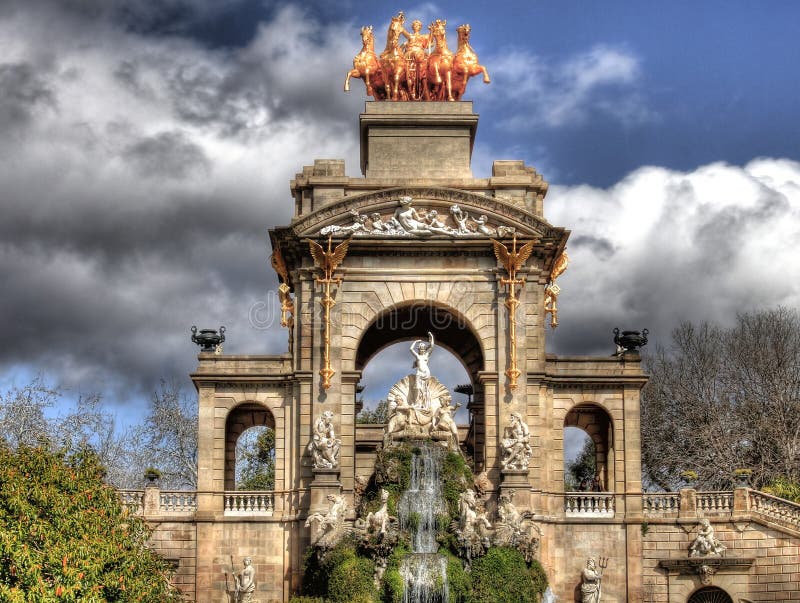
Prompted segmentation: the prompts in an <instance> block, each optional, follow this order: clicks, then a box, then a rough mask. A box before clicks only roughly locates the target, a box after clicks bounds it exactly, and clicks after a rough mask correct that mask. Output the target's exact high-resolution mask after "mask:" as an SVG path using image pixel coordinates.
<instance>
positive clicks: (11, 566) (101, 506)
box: [0, 446, 180, 603]
mask: <svg viewBox="0 0 800 603" xmlns="http://www.w3.org/2000/svg"><path fill="white" fill-rule="evenodd" d="M104 475H105V469H104V468H103V467H102V465H101V464H100V463H99V462H98V458H97V456H96V455H95V454H94V453H93V452H91V451H89V450H88V449H84V450H80V451H78V452H72V453H67V452H52V451H50V450H49V449H48V448H46V447H36V448H31V447H28V446H19V447H18V448H17V450H12V449H11V448H9V447H8V446H0V601H7V602H8V603H25V602H36V603H50V602H56V601H59V602H61V601H75V602H77V601H81V602H85V603H101V602H127V601H131V602H132V601H140V602H142V603H169V602H173V601H174V602H177V601H180V597H179V593H178V592H177V591H176V590H174V589H173V588H172V587H171V586H170V585H169V582H168V565H167V563H166V562H165V561H164V560H163V559H161V558H160V557H158V555H156V554H155V553H154V552H152V551H151V550H150V549H148V548H147V539H148V537H149V530H148V528H147V526H146V525H145V523H144V522H143V521H142V520H141V519H138V518H136V517H133V516H131V515H129V513H128V511H127V509H125V508H124V506H123V505H122V504H121V502H120V499H119V496H118V495H117V493H116V491H115V490H113V489H112V488H110V487H109V486H106V485H105V484H104V483H103V477H104Z"/></svg>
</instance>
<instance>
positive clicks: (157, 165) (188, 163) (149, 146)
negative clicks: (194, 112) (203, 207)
mask: <svg viewBox="0 0 800 603" xmlns="http://www.w3.org/2000/svg"><path fill="white" fill-rule="evenodd" d="M123 157H125V159H126V160H128V161H130V162H131V163H132V164H133V165H134V167H135V169H136V171H137V172H138V173H139V175H141V176H143V177H153V176H156V177H161V178H179V179H180V178H186V177H188V176H191V175H192V174H195V173H198V172H200V173H207V172H208V171H209V170H210V169H211V162H210V161H209V160H208V158H207V157H206V155H205V153H204V152H203V149H202V148H201V147H200V146H199V145H196V144H194V143H193V142H191V141H190V140H189V139H188V137H187V136H186V135H185V134H184V133H183V132H180V131H172V132H161V133H160V134H157V135H155V136H148V137H146V138H143V139H142V140H140V141H138V142H135V143H133V144H131V145H130V146H128V147H127V148H126V149H125V150H124V151H123Z"/></svg>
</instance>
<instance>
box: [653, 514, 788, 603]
mask: <svg viewBox="0 0 800 603" xmlns="http://www.w3.org/2000/svg"><path fill="white" fill-rule="evenodd" d="M711 524H712V526H713V527H714V530H715V533H716V536H717V538H718V539H719V540H720V541H721V542H722V543H723V544H724V545H725V546H726V547H727V550H726V551H725V554H724V557H725V558H728V559H731V558H745V559H747V558H752V559H753V564H752V567H750V568H749V570H746V571H736V572H726V571H725V570H720V571H718V572H717V573H715V574H714V575H713V576H711V579H710V582H709V584H708V586H716V587H718V588H721V589H723V590H724V591H725V592H727V593H728V594H729V595H730V596H731V598H733V600H734V601H737V602H738V601H740V600H747V601H754V602H755V601H800V557H799V556H798V554H799V553H800V538H798V537H797V536H792V535H790V534H786V533H785V532H782V531H778V530H776V529H774V528H770V527H767V526H764V525H761V524H760V523H756V522H752V521H751V522H733V521H712V522H711ZM696 527H697V523H696V522H695V521H692V522H690V523H677V522H676V523H672V524H655V525H653V524H648V526H647V530H646V531H647V533H646V534H645V535H644V536H643V538H642V541H643V568H642V569H643V576H642V583H643V594H644V597H643V600H644V603H684V602H685V601H687V600H688V598H689V596H690V595H691V594H692V592H694V591H695V590H697V589H699V588H701V587H703V586H706V585H704V584H703V582H702V580H701V577H700V576H699V575H696V574H694V575H691V574H687V575H682V574H677V573H674V572H671V573H668V572H667V571H665V570H664V569H662V568H660V567H659V565H658V562H659V561H660V560H661V559H664V558H684V559H685V558H687V557H688V549H689V546H690V544H691V543H692V541H693V540H694V537H695V535H696V533H697V532H696Z"/></svg>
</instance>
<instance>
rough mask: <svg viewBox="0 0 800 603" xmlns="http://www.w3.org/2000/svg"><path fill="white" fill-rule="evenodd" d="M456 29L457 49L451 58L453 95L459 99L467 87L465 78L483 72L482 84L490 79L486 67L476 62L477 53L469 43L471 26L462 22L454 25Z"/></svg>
mask: <svg viewBox="0 0 800 603" xmlns="http://www.w3.org/2000/svg"><path fill="white" fill-rule="evenodd" d="M456 31H457V32H458V50H456V56H455V59H453V73H454V74H455V80H456V81H455V90H454V91H453V96H454V97H455V99H456V100H461V97H462V96H464V91H465V90H466V89H467V80H469V78H471V77H472V76H474V75H478V74H479V73H483V83H484V84H488V83H490V82H491V80H490V79H489V72H488V71H486V67H484V66H483V65H480V64H479V63H478V55H477V54H476V53H475V51H474V50H472V46H470V45H469V35H470V32H471V31H472V28H471V27H470V26H469V24H464V25H459V26H458V27H456Z"/></svg>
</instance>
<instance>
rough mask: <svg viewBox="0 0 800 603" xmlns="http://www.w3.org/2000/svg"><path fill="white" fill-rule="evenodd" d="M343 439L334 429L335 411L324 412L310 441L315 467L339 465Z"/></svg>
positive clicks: (317, 421)
mask: <svg viewBox="0 0 800 603" xmlns="http://www.w3.org/2000/svg"><path fill="white" fill-rule="evenodd" d="M341 446H342V441H341V440H340V439H339V438H337V437H336V433H335V431H334V429H333V413H332V412H331V411H329V410H326V411H325V412H323V413H322V414H321V415H320V416H319V417H318V418H317V420H316V422H315V423H314V434H313V436H312V438H311V441H310V442H309V443H308V451H309V452H310V453H311V456H312V457H313V459H314V468H315V469H332V468H334V467H337V466H338V465H339V449H340V448H341Z"/></svg>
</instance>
